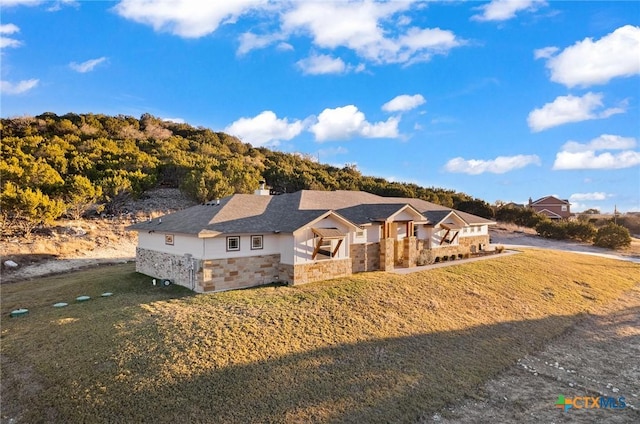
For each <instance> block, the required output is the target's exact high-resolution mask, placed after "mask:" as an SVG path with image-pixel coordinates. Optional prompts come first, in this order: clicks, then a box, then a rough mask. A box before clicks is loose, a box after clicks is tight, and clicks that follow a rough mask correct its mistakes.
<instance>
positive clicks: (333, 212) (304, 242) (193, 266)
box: [128, 189, 495, 292]
mask: <svg viewBox="0 0 640 424" xmlns="http://www.w3.org/2000/svg"><path fill="white" fill-rule="evenodd" d="M492 224H495V223H494V222H493V221H490V220H487V219H484V218H480V217H478V216H474V215H471V214H468V213H465V212H460V211H456V210H453V209H449V208H446V207H443V206H440V205H436V204H434V203H430V202H427V201H424V200H420V199H409V198H397V197H395V198H394V197H380V196H377V195H374V194H371V193H366V192H360V191H312V190H302V191H298V192H296V193H289V194H281V195H276V196H272V195H269V192H268V191H267V190H264V189H262V190H258V191H256V194H235V195H233V196H229V197H225V198H223V199H220V200H217V201H212V202H209V203H206V204H204V205H198V206H193V207H190V208H187V209H184V210H181V211H178V212H175V213H172V214H169V215H165V216H163V217H161V218H156V219H153V220H150V221H147V222H141V223H137V224H134V225H132V226H130V227H128V229H129V230H133V231H137V232H138V247H137V250H136V270H137V271H138V272H141V273H143V274H146V275H149V276H151V277H154V278H158V279H168V280H171V281H172V282H174V283H177V284H181V285H183V286H186V287H188V288H190V289H192V290H194V291H197V292H214V291H222V290H231V289H237V288H243V287H251V286H256V285H261V284H267V283H272V282H276V281H280V282H286V283H289V284H303V283H308V282H312V281H319V280H326V279H330V278H336V277H343V276H346V275H350V274H352V273H357V272H364V271H377V270H383V271H386V270H392V269H394V268H395V267H414V266H416V264H417V262H418V257H419V255H421V257H422V258H423V259H425V258H426V259H425V260H426V261H427V262H431V261H433V260H434V259H435V258H436V257H440V258H444V257H445V256H447V257H450V256H451V255H458V254H464V253H469V252H475V251H478V250H482V249H484V247H485V246H486V245H488V244H489V232H488V226H489V225H492Z"/></svg>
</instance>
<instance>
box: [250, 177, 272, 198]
mask: <svg viewBox="0 0 640 424" xmlns="http://www.w3.org/2000/svg"><path fill="white" fill-rule="evenodd" d="M266 184H267V183H266V181H264V180H262V181H260V188H259V189H257V190H256V191H255V192H254V193H253V194H255V195H256V196H268V195H269V194H270V193H269V189H268V188H267V187H266Z"/></svg>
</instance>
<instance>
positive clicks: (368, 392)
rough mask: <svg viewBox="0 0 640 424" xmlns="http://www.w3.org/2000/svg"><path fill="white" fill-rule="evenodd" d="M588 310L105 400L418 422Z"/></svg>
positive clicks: (211, 376) (370, 344)
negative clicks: (581, 312) (576, 314)
mask: <svg viewBox="0 0 640 424" xmlns="http://www.w3.org/2000/svg"><path fill="white" fill-rule="evenodd" d="M629 312H630V313H640V309H639V308H635V309H634V310H633V311H629ZM579 318H580V317H579V316H553V317H549V318H544V319H539V320H530V321H519V322H506V323H500V324H496V325H486V326H479V327H474V328H469V329H464V330H459V331H449V332H441V333H434V334H424V335H418V336H407V337H399V338H390V339H380V340H371V341H364V342H360V343H356V344H347V345H338V346H334V347H328V348H322V349H318V350H314V351H310V352H305V353H296V354H292V355H289V356H285V357H279V358H274V359H270V360H264V361H260V362H257V363H251V364H248V365H240V366H230V367H226V368H223V369H219V370H215V371H210V372H206V373H204V374H202V375H199V376H197V377H194V378H186V379H180V378H172V379H171V381H168V380H165V379H162V380H160V379H158V380H157V381H155V382H154V384H152V385H151V386H152V387H153V388H147V389H145V390H141V391H134V390H131V389H130V388H129V387H127V386H121V387H112V389H114V390H115V391H110V395H109V396H105V397H104V399H102V402H105V403H104V404H103V405H104V406H105V409H103V411H105V410H109V409H111V410H112V411H117V410H118V408H125V409H126V410H128V411H131V412H133V413H134V414H135V418H136V419H142V418H147V419H148V418H150V417H153V418H154V419H153V421H156V422H161V421H162V422H174V421H176V420H182V419H186V421H194V422H219V423H230V422H243V423H245V422H255V423H258V422H259V423H263V422H354V423H363V422H415V421H418V420H423V419H427V418H430V417H431V415H432V414H433V413H434V412H436V411H438V410H440V409H442V408H443V407H445V406H446V405H452V404H455V403H457V402H459V401H461V400H462V398H463V397H464V396H465V395H469V394H474V393H476V392H477V390H478V386H479V385H480V384H482V383H483V382H484V381H486V380H487V379H489V378H491V377H493V376H494V375H496V373H498V372H500V371H502V370H504V369H505V368H506V367H508V366H510V365H512V364H513V363H514V362H515V361H516V360H517V359H518V358H521V357H522V356H524V355H526V354H528V353H531V352H533V351H535V350H538V349H540V348H541V347H542V346H543V345H544V344H546V343H548V342H549V341H550V338H551V337H557V336H559V335H561V334H562V333H563V332H564V331H566V329H567V328H568V327H569V326H571V325H572V324H573V323H575V322H576V320H577V319H579ZM602 343H607V341H606V340H603V341H602ZM114 395H115V396H114ZM505 395H506V394H505ZM93 413H97V414H98V415H99V414H100V411H93ZM138 414H139V415H138ZM102 418H103V419H104V420H106V421H108V420H109V419H110V418H109V417H102Z"/></svg>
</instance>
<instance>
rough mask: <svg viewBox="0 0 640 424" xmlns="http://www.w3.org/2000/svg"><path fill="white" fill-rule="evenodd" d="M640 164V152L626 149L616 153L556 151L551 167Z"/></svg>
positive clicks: (609, 166) (621, 166)
mask: <svg viewBox="0 0 640 424" xmlns="http://www.w3.org/2000/svg"><path fill="white" fill-rule="evenodd" d="M637 165H640V152H634V151H632V150H627V151H624V152H620V153H617V154H611V153H609V152H605V153H601V154H596V153H595V152H593V151H588V152H577V153H572V152H564V151H563V152H558V153H557V154H556V160H555V162H554V163H553V169H556V170H567V169H623V168H631V167H633V166H637Z"/></svg>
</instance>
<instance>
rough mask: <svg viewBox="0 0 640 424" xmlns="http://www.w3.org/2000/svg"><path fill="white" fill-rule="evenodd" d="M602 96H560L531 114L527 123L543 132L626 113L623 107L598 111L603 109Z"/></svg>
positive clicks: (591, 94) (537, 130)
mask: <svg viewBox="0 0 640 424" xmlns="http://www.w3.org/2000/svg"><path fill="white" fill-rule="evenodd" d="M602 97H603V96H602V94H601V93H592V92H589V93H587V94H585V95H584V96H582V97H577V96H572V95H568V96H559V97H556V99H555V100H554V101H553V102H552V103H547V104H545V105H544V106H543V107H542V108H540V109H534V110H533V111H531V112H530V113H529V117H528V118H527V122H528V124H529V128H531V130H532V131H534V132H539V131H543V130H546V129H549V128H552V127H557V126H558V125H562V124H567V123H570V122H580V121H586V120H590V119H602V118H608V117H609V116H611V115H614V114H617V113H624V112H625V108H624V107H622V106H619V107H615V108H608V109H605V110H601V111H599V112H598V111H597V109H599V108H601V107H602Z"/></svg>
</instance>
